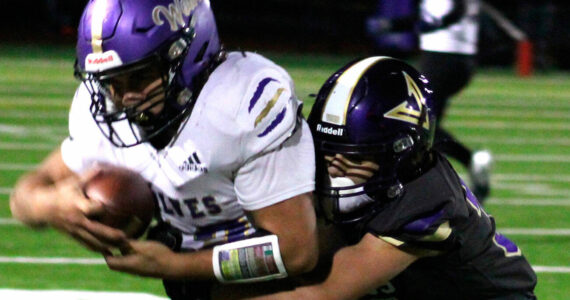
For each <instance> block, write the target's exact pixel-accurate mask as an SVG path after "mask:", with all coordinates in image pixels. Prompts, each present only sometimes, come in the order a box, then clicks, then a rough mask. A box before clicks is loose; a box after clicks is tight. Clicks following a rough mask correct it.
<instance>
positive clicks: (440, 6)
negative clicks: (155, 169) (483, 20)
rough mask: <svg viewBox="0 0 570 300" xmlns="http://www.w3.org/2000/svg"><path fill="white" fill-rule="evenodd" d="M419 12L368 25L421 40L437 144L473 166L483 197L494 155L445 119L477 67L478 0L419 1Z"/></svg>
mask: <svg viewBox="0 0 570 300" xmlns="http://www.w3.org/2000/svg"><path fill="white" fill-rule="evenodd" d="M417 3H418V6H419V11H418V16H411V17H406V18H400V19H392V20H388V19H382V18H380V19H375V20H371V22H369V30H371V31H372V32H375V33H376V34H383V33H386V32H398V31H410V30H413V29H414V28H415V29H416V30H417V31H418V33H419V39H420V41H419V42H420V63H419V65H420V67H419V69H420V71H421V72H422V73H424V74H425V75H426V76H427V77H428V78H430V82H431V86H432V88H433V89H434V91H435V93H434V95H435V96H434V105H433V110H434V112H435V114H436V118H437V120H438V124H437V129H436V134H435V147H436V148H438V150H440V151H442V152H443V153H445V154H447V155H449V156H450V157H452V158H454V159H457V160H458V161H459V162H460V163H461V164H463V165H464V166H465V167H466V168H468V170H469V172H470V175H471V181H472V182H471V183H472V185H471V187H472V189H473V192H474V193H475V194H476V195H477V198H479V200H480V201H484V200H485V198H486V197H487V196H488V195H489V191H490V172H491V165H492V157H491V154H490V152H489V151H486V150H480V151H472V150H471V149H469V148H468V147H467V146H466V145H464V144H463V143H461V142H460V141H459V140H457V139H456V138H455V137H453V136H452V135H451V134H450V133H449V132H448V131H447V130H445V129H444V128H443V127H442V125H441V121H442V120H443V117H444V116H445V110H446V108H447V106H448V101H449V99H450V98H451V97H452V96H454V95H455V94H457V93H458V92H459V91H461V90H462V89H463V88H465V87H466V86H467V85H468V84H469V82H470V80H471V78H472V75H473V73H474V70H475V67H476V55H477V42H478V33H479V19H478V18H479V10H480V2H479V0H418V1H417Z"/></svg>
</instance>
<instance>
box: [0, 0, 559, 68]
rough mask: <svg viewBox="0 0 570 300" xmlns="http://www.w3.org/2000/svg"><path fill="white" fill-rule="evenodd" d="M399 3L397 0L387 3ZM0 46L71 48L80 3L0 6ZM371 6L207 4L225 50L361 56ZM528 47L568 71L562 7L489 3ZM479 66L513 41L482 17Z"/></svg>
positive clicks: (13, 0) (315, 1)
mask: <svg viewBox="0 0 570 300" xmlns="http://www.w3.org/2000/svg"><path fill="white" fill-rule="evenodd" d="M386 1H399V0H386ZM0 2H1V4H0V40H1V42H0V43H2V44H23V43H26V44H30V43H34V44H70V45H73V44H74V38H75V32H74V31H75V27H76V26H77V21H78V18H79V15H80V13H81V10H82V8H83V5H84V4H85V3H86V2H87V1H86V0H32V1H22V0H0ZM376 2H377V1H375V0H348V1H338V0H337V1H331V0H256V1H254V0H240V1H237V0H234V1H229V0H211V3H212V7H213V9H214V12H215V14H216V18H217V22H218V27H219V31H220V36H221V39H222V42H223V43H224V44H225V45H226V46H227V47H228V48H232V49H235V48H242V49H247V50H285V51H291V52H318V53H332V54H335V53H347V54H354V55H360V56H362V55H368V54H372V53H373V52H374V47H373V44H372V42H371V40H370V38H369V37H368V36H367V35H366V33H365V30H364V20H365V18H366V17H367V16H369V15H371V14H372V13H373V12H374V9H375V7H376ZM487 3H489V4H491V5H492V6H494V7H495V8H497V9H498V10H500V11H501V12H502V13H503V14H504V15H505V16H507V17H508V18H509V19H510V20H511V21H512V22H513V23H514V24H516V25H517V26H518V27H519V28H521V29H522V30H523V31H525V32H526V33H527V34H528V35H529V37H530V39H531V41H532V42H533V43H534V49H535V51H534V54H535V56H534V62H535V66H536V68H539V69H540V68H543V69H548V68H561V69H570V57H569V55H568V54H567V53H569V50H570V24H569V23H570V21H569V20H568V18H567V15H568V13H569V12H570V3H568V1H562V0H559V1H554V0H550V1H539V0H492V1H491V0H489V1H487ZM479 47H480V53H479V58H480V62H481V64H487V65H512V63H513V61H514V52H515V51H514V47H515V43H514V42H513V41H512V40H510V39H509V38H508V37H507V35H506V34H505V33H504V32H502V31H501V30H499V29H498V27H497V26H496V25H495V24H494V23H493V22H492V21H490V19H489V18H488V17H487V16H485V15H483V16H482V19H481V38H480V45H479Z"/></svg>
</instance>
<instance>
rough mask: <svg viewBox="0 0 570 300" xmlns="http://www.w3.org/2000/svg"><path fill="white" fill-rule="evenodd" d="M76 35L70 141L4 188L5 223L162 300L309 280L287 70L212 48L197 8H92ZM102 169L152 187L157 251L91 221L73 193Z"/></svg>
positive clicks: (301, 158) (305, 205) (159, 0)
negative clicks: (86, 253) (72, 244)
mask: <svg viewBox="0 0 570 300" xmlns="http://www.w3.org/2000/svg"><path fill="white" fill-rule="evenodd" d="M78 35H79V36H78V41H77V61H76V66H75V70H76V76H77V77H78V78H79V79H80V80H81V81H82V83H81V84H80V86H79V88H78V89H77V91H76V93H75V97H74V99H73V103H72V106H71V110H70V115H69V131H70V136H69V138H67V139H66V140H65V141H64V142H63V143H62V145H61V147H60V148H58V149H57V150H55V151H54V152H53V153H52V154H51V155H49V156H48V157H47V158H46V160H45V161H44V162H43V163H42V164H41V165H40V166H39V168H38V169H37V170H35V171H33V172H30V173H28V174H26V175H25V176H23V177H22V178H21V179H20V180H19V181H18V183H17V184H16V186H15V189H14V192H13V194H12V197H11V201H10V205H11V210H12V213H13V215H14V216H15V217H16V218H18V219H19V220H21V221H22V222H24V223H26V224H28V225H30V226H45V225H50V226H53V227H55V228H57V229H59V230H61V231H62V232H64V233H66V234H68V235H70V236H72V237H74V238H75V239H77V240H78V241H79V242H80V243H81V244H83V245H85V246H86V247H87V248H89V249H91V250H94V251H97V252H101V253H103V254H104V256H105V259H106V261H107V264H108V266H109V267H110V268H111V269H113V270H118V271H123V272H127V273H132V274H137V275H142V276H150V277H156V278H162V279H165V287H166V290H167V293H168V295H169V296H171V297H172V298H174V299H202V298H207V297H208V296H207V291H208V288H207V286H208V285H207V284H209V283H211V282H216V279H217V281H220V282H229V283H233V282H257V281H261V280H268V279H273V278H283V277H287V276H288V275H292V274H293V275H294V274H299V273H302V272H305V271H308V270H310V269H312V268H313V266H314V265H315V263H316V260H317V248H318V246H317V237H316V225H315V214H314V209H313V206H312V197H311V193H312V191H313V189H314V174H315V161H314V145H313V141H312V137H311V134H310V130H309V129H308V126H307V124H306V121H305V120H304V119H303V118H302V116H301V114H300V111H301V109H300V107H301V103H300V101H299V100H298V99H297V97H296V95H295V91H294V85H293V82H292V79H291V78H290V76H289V75H288V74H287V72H286V71H285V70H283V69H282V68H281V67H279V66H277V65H276V64H274V63H273V62H271V61H270V60H268V59H266V58H264V57H262V56H261V55H258V54H255V53H251V52H226V51H224V50H223V49H221V46H220V42H219V40H218V33H217V29H216V24H215V21H214V16H213V13H212V10H211V7H210V3H209V1H208V0H152V1H151V0H91V1H89V2H88V4H87V6H86V8H85V10H84V13H83V16H82V18H81V21H80V25H79V30H78ZM101 162H102V163H110V164H114V165H119V166H123V167H127V168H130V169H132V170H135V171H136V172H138V173H140V174H141V175H142V176H143V177H144V178H145V179H146V180H147V181H148V182H149V183H150V184H151V187H152V190H153V192H154V194H155V196H156V202H157V206H158V208H159V213H158V226H157V227H155V228H153V229H152V230H150V232H149V239H153V240H156V241H150V240H145V241H136V240H130V239H128V238H127V237H126V236H125V235H124V234H123V233H122V232H121V231H119V230H116V229H114V228H110V227H108V226H105V225H103V224H100V223H97V222H95V221H93V220H92V219H90V218H89V217H90V216H92V215H96V214H98V213H100V212H101V209H102V208H101V206H100V205H98V204H96V203H93V202H92V201H89V200H88V199H86V198H85V197H84V195H83V193H82V191H81V185H82V182H84V180H85V177H89V176H92V175H93V174H94V173H96V167H95V171H93V166H94V165H96V163H101ZM82 174H83V175H82ZM157 241H158V242H157ZM116 248H119V249H121V250H122V251H123V252H124V253H125V255H123V256H113V255H111V254H110V253H112V250H113V249H116ZM198 281H204V283H203V284H200V285H196V284H195V283H196V282H198Z"/></svg>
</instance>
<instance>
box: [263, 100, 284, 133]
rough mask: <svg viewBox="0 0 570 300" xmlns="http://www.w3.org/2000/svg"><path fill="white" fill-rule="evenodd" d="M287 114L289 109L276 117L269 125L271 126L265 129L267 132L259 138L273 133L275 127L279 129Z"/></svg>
mask: <svg viewBox="0 0 570 300" xmlns="http://www.w3.org/2000/svg"><path fill="white" fill-rule="evenodd" d="M285 113H287V107H285V108H283V110H282V111H281V112H280V113H279V114H277V117H275V119H274V120H273V121H272V122H271V124H269V126H267V128H265V130H264V131H263V132H262V133H260V134H259V135H258V136H257V137H264V136H266V135H267V134H268V133H270V132H271V131H273V129H275V127H277V125H279V124H280V123H281V122H282V121H283V119H284V118H285Z"/></svg>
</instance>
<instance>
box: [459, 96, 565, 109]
mask: <svg viewBox="0 0 570 300" xmlns="http://www.w3.org/2000/svg"><path fill="white" fill-rule="evenodd" d="M502 93H503V92H501V94H502ZM494 94H497V93H494ZM473 96H474V94H471V95H470V96H469V97H465V98H463V99H461V100H459V99H457V101H453V106H454V107H458V108H465V107H467V106H477V107H483V108H489V107H496V108H499V107H509V108H521V109H522V108H530V109H536V108H537V107H540V108H544V109H553V108H557V109H569V108H570V103H569V102H568V101H567V100H568V95H566V94H562V95H558V96H557V97H551V98H552V99H553V100H557V99H560V100H565V101H544V100H543V99H544V98H543V97H535V96H528V95H519V96H517V98H512V99H501V100H500V101H499V100H495V99H485V98H483V97H481V98H473ZM501 96H503V95H501ZM525 96H526V97H525ZM553 96H554V95H553ZM554 98H556V99H554Z"/></svg>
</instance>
